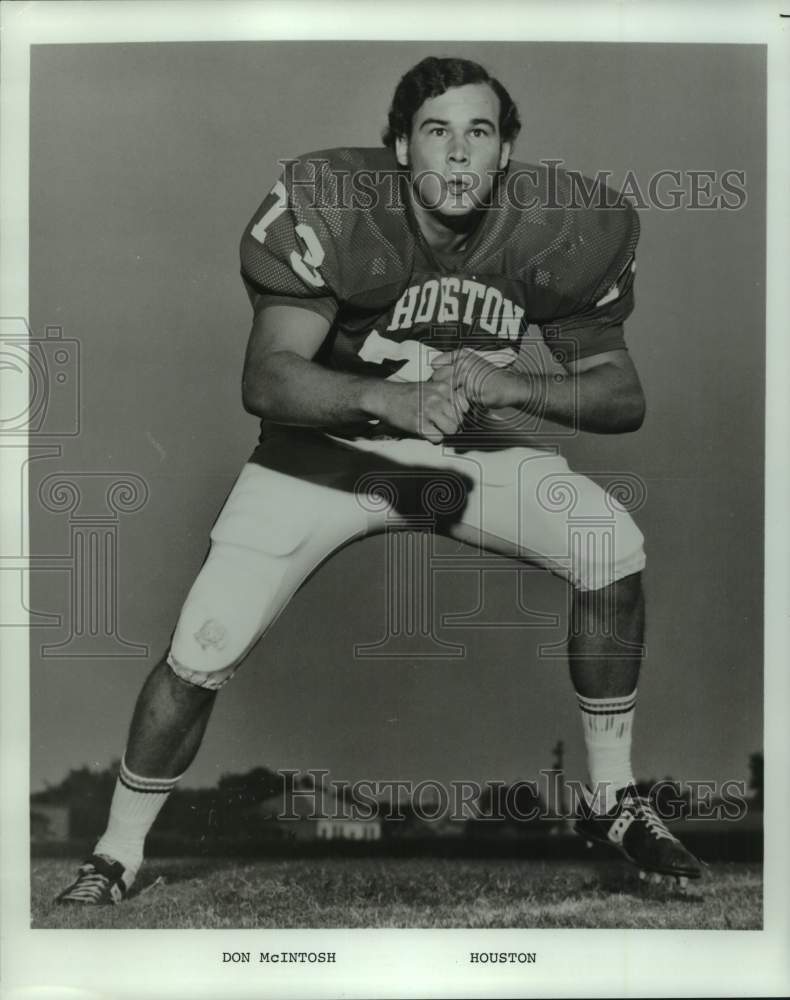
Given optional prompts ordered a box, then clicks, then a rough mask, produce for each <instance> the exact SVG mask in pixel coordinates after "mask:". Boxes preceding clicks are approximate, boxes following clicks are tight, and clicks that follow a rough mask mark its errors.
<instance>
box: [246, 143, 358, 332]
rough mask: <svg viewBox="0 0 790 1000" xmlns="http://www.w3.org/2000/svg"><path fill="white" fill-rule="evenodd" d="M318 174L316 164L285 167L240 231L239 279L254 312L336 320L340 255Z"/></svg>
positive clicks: (297, 163)
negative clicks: (278, 310)
mask: <svg viewBox="0 0 790 1000" xmlns="http://www.w3.org/2000/svg"><path fill="white" fill-rule="evenodd" d="M327 166H328V164H327ZM321 169H322V162H321V161H317V160H314V159H311V160H297V161H291V162H289V163H288V164H287V166H286V170H285V172H284V173H283V175H282V176H281V177H280V179H279V180H278V181H277V183H276V184H275V185H274V187H273V188H272V190H271V191H270V192H269V194H268V195H267V196H266V198H264V200H263V202H262V203H261V205H260V206H259V208H258V210H257V211H256V213H255V214H254V215H253V217H252V219H251V220H250V222H249V223H248V224H247V226H246V228H245V230H244V233H243V235H242V238H241V246H240V256H241V275H242V280H243V281H244V285H245V287H246V289H247V293H248V295H249V296H250V300H251V301H252V303H253V307H254V308H255V309H256V311H257V309H259V308H261V307H262V306H263V305H266V304H272V303H281V304H286V305H292V306H296V307H298V308H304V309H309V310H312V311H313V312H317V313H319V314H320V315H322V316H324V317H325V318H326V319H328V320H329V321H330V322H331V321H332V320H333V319H334V316H335V314H336V312H337V309H338V305H339V302H338V298H339V296H338V293H337V289H338V287H339V267H338V257H339V254H338V253H337V247H336V245H335V238H334V234H333V232H332V229H331V225H330V224H331V221H332V219H331V215H330V212H329V203H328V201H326V200H321V199H319V198H318V197H316V193H317V192H319V191H320V190H322V178H321ZM311 194H312V196H311Z"/></svg>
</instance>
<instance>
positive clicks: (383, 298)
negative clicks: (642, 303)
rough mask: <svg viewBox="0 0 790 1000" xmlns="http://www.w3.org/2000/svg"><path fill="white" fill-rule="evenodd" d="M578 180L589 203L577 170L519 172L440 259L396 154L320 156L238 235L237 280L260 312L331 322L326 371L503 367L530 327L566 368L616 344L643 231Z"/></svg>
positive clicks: (302, 162) (289, 173)
mask: <svg viewBox="0 0 790 1000" xmlns="http://www.w3.org/2000/svg"><path fill="white" fill-rule="evenodd" d="M574 183H575V184H576V186H575V187H574ZM585 183H586V185H587V188H588V194H587V199H586V201H587V204H580V201H583V200H584V199H582V198H581V197H580V188H579V186H578V181H574V180H573V179H572V178H571V177H570V176H569V175H568V174H566V173H564V172H563V171H561V170H558V169H556V168H552V167H549V166H533V165H530V164H523V163H516V162H513V163H511V164H510V165H509V167H508V169H507V171H506V172H505V173H503V174H502V175H501V176H500V178H499V179H498V181H497V183H496V184H495V188H494V192H493V195H492V198H491V204H490V206H488V207H486V208H485V210H484V211H483V212H482V213H481V220H480V224H479V225H478V227H477V228H476V230H475V231H474V233H473V234H472V235H471V237H470V239H469V240H468V241H467V243H466V245H465V246H464V248H463V249H462V250H461V251H459V252H457V253H452V254H448V253H438V252H436V251H434V250H432V249H431V248H430V247H429V246H428V244H427V242H426V241H425V239H424V237H423V235H422V233H421V232H420V229H419V226H418V225H417V223H416V221H415V219H414V217H413V215H412V211H411V207H410V200H409V197H408V186H409V180H408V175H407V174H406V173H405V172H404V171H403V170H401V169H400V168H399V167H398V165H397V162H396V160H395V158H394V156H393V155H392V153H391V152H390V151H389V150H387V149H334V150H327V151H323V152H317V153H311V154H308V155H306V156H303V157H300V158H299V159H297V160H293V161H286V162H285V164H284V172H283V174H282V176H281V178H280V179H279V180H278V181H277V183H276V184H275V186H274V188H273V189H272V191H271V192H270V193H269V194H268V195H267V197H266V198H265V200H264V201H263V203H262V205H261V206H260V208H259V209H258V211H257V212H256V213H255V215H254V216H253V218H252V220H251V222H250V223H249V225H248V226H247V228H246V229H245V231H244V235H243V237H242V241H241V266H242V276H243V278H244V281H245V285H246V287H247V290H248V292H249V294H250V297H251V300H252V301H253V304H254V306H255V307H256V308H260V307H263V306H265V305H266V304H268V303H274V302H279V303H287V304H289V305H293V306H298V307H300V308H305V309H310V310H313V311H315V312H317V313H319V314H321V315H322V316H324V317H325V318H326V319H327V320H328V321H329V322H330V324H331V326H330V332H329V335H328V337H327V341H326V343H325V344H324V346H323V348H322V350H321V351H320V353H319V356H318V358H317V360H318V361H319V362H320V363H322V364H325V365H327V366H330V367H333V368H337V369H340V370H344V371H353V372H359V373H366V374H371V375H376V376H380V377H383V378H393V379H402V380H409V381H417V380H423V379H426V378H428V377H429V376H430V374H431V368H430V359H431V357H432V356H433V352H435V351H447V350H453V349H455V348H457V347H459V346H462V345H463V346H465V347H471V348H473V349H475V350H479V351H481V352H485V353H486V354H487V356H489V357H491V359H492V360H494V361H495V363H499V364H508V363H510V362H512V361H513V360H515V355H516V352H517V351H518V346H519V341H520V339H521V338H522V336H523V335H524V333H525V332H526V330H527V326H528V324H529V323H534V324H536V325H537V326H538V327H539V328H540V330H541V332H542V334H543V337H544V339H545V340H546V341H547V343H549V345H550V346H552V347H553V348H556V345H557V344H561V345H562V352H563V356H564V357H565V358H581V357H585V356H589V355H594V354H599V353H602V352H604V351H610V350H615V349H618V348H623V347H624V346H625V342H624V339H623V322H624V320H625V319H626V317H627V316H628V315H629V313H630V312H631V310H632V309H633V302H634V297H633V280H634V274H633V272H634V250H635V247H636V243H637V240H638V238H639V221H638V217H637V215H636V212H635V211H634V210H633V208H632V207H631V206H629V205H628V204H626V203H620V202H618V200H617V197H616V195H615V194H614V192H612V191H610V190H608V189H606V188H603V187H601V188H597V189H595V194H594V195H592V196H591V195H590V194H589V191H590V190H592V188H591V187H590V182H585ZM590 201H592V204H590V203H589V202H590Z"/></svg>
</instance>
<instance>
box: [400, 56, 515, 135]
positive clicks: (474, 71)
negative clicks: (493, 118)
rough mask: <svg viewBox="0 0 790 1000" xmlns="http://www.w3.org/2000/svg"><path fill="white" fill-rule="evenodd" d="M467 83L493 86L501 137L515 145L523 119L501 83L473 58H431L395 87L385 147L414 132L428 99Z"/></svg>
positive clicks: (413, 68) (419, 64)
mask: <svg viewBox="0 0 790 1000" xmlns="http://www.w3.org/2000/svg"><path fill="white" fill-rule="evenodd" d="M467 83H487V84H488V85H489V87H491V89H492V90H493V91H494V93H495V94H496V95H497V97H498V98H499V134H500V136H501V137H502V141H503V142H513V140H514V139H515V138H516V136H517V135H518V133H519V131H520V129H521V119H520V118H519V115H518V108H517V107H516V105H515V104H514V103H513V98H512V97H511V96H510V94H509V93H508V92H507V90H505V88H504V87H503V86H502V84H501V83H500V82H499V80H497V79H495V78H494V77H493V76H491V74H490V73H489V72H488V70H486V69H484V68H483V67H482V66H481V65H480V64H479V63H476V62H472V61H471V60H470V59H440V58H438V57H437V56H428V57H427V58H426V59H423V60H422V61H421V62H418V63H417V65H416V66H413V67H412V68H411V69H410V70H409V71H408V73H405V74H404V75H403V76H402V77H401V79H400V82H399V83H398V86H397V87H396V88H395V94H394V95H393V98H392V106H391V107H390V110H389V115H388V116H387V127H386V128H385V129H384V132H383V134H382V137H381V138H382V141H383V142H384V145H385V146H389V148H390V149H393V148H394V147H395V140H396V139H398V138H401V137H403V136H408V135H409V134H410V133H411V126H412V121H413V120H414V115H415V114H416V112H417V111H418V110H419V108H420V107H422V105H423V103H424V102H425V101H427V100H428V98H430V97H439V95H440V94H443V93H444V92H445V91H446V90H449V89H450V87H463V86H464V85H465V84H467Z"/></svg>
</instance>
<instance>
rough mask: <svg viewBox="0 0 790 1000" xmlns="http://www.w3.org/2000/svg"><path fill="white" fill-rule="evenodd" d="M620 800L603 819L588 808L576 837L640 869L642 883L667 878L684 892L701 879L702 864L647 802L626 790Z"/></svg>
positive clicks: (580, 822)
mask: <svg viewBox="0 0 790 1000" xmlns="http://www.w3.org/2000/svg"><path fill="white" fill-rule="evenodd" d="M617 800H618V801H617V805H616V806H615V807H614V808H613V809H612V810H611V811H610V812H608V813H606V814H604V815H596V814H595V813H593V812H592V811H591V809H590V808H589V807H586V808H585V810H584V814H583V815H582V816H581V817H580V818H579V819H578V820H577V821H576V825H575V827H574V829H575V830H576V833H578V834H579V835H580V836H582V837H584V838H585V839H586V840H587V842H588V844H590V845H591V844H593V843H596V844H605V845H606V846H608V847H614V848H616V849H617V850H618V851H619V852H620V854H622V855H623V857H624V858H626V860H627V861H630V862H631V864H632V865H635V866H636V867H637V868H639V870H640V871H639V877H640V878H641V879H643V880H646V881H650V882H655V883H660V882H662V881H663V879H662V876H668V877H670V878H671V879H674V880H675V881H676V882H677V885H678V887H679V888H680V889H681V890H685V888H686V887H687V885H688V880H689V879H698V878H700V876H701V875H702V867H701V865H700V862H699V861H698V860H697V859H696V858H695V857H694V855H693V854H692V853H691V851H689V850H687V849H686V848H685V847H684V846H683V844H681V842H680V841H679V840H678V839H677V837H675V836H674V834H672V833H670V832H669V830H668V829H667V828H666V826H665V825H664V823H663V821H662V820H661V818H660V817H659V816H658V815H657V814H656V812H655V810H654V808H653V806H652V805H651V803H650V801H649V800H648V799H646V798H643V797H642V796H640V795H639V794H638V792H637V791H636V789H635V788H633V787H626V788H623V789H621V790H620V791H619V792H618V793H617Z"/></svg>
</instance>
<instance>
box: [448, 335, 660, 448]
mask: <svg viewBox="0 0 790 1000" xmlns="http://www.w3.org/2000/svg"><path fill="white" fill-rule="evenodd" d="M434 369H435V374H434V379H435V380H441V381H448V382H450V384H451V385H453V387H454V388H457V387H459V386H462V387H463V388H464V389H465V391H466V394H467V396H468V397H469V399H470V401H472V402H475V403H477V404H478V405H480V406H484V407H487V408H491V409H499V408H501V407H505V406H512V407H516V408H518V409H521V410H523V411H524V412H525V413H529V414H533V415H538V416H540V417H544V418H546V419H548V420H553V421H554V422H555V423H560V424H564V425H565V426H568V427H578V428H579V430H583V431H594V432H597V433H599V434H622V433H625V432H627V431H635V430H638V429H639V428H640V427H641V425H642V421H643V420H644V415H645V398H644V394H643V392H642V386H641V384H640V381H639V376H638V374H637V371H636V368H635V367H634V364H633V362H632V360H631V357H630V355H629V354H628V352H627V351H625V350H615V351H607V352H605V353H603V354H595V355H593V356H591V357H585V358H580V359H579V360H578V361H575V362H571V363H568V364H566V365H565V366H564V371H559V370H558V371H557V372H553V373H545V374H543V373H541V374H537V375H536V374H534V373H528V372H525V371H523V370H519V363H518V362H516V363H515V364H514V365H511V366H510V367H509V368H505V369H502V368H497V367H495V366H494V365H492V364H491V363H490V362H488V361H486V360H485V358H484V357H483V356H481V355H480V354H477V353H476V352H474V351H468V350H461V351H454V352H452V353H448V354H442V355H440V356H439V357H438V358H436V359H435V361H434Z"/></svg>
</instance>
